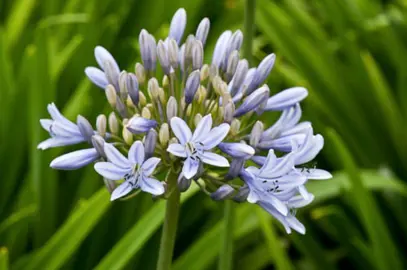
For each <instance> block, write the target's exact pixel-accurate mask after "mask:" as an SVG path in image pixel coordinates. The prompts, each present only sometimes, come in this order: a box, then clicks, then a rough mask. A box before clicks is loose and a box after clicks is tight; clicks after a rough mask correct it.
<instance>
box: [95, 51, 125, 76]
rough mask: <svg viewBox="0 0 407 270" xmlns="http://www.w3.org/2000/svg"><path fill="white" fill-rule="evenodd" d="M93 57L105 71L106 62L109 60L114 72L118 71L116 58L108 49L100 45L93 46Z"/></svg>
mask: <svg viewBox="0 0 407 270" xmlns="http://www.w3.org/2000/svg"><path fill="white" fill-rule="evenodd" d="M95 58H96V61H97V62H98V64H99V66H100V67H101V68H102V69H103V70H104V71H106V68H107V67H106V62H109V63H110V64H111V65H112V67H113V68H114V70H115V72H116V73H120V68H119V66H118V65H117V62H116V60H115V59H114V57H113V56H112V55H111V54H110V52H109V51H108V50H106V49H105V48H103V47H102V46H96V48H95Z"/></svg>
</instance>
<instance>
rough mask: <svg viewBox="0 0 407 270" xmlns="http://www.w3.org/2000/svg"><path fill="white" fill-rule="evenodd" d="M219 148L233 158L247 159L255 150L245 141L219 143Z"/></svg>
mask: <svg viewBox="0 0 407 270" xmlns="http://www.w3.org/2000/svg"><path fill="white" fill-rule="evenodd" d="M218 147H219V149H220V150H221V151H222V152H224V153H226V154H228V155H229V156H231V157H233V158H241V159H249V158H251V157H252V156H253V155H254V153H255V151H254V149H253V147H251V146H250V145H247V144H245V143H220V144H219V145H218Z"/></svg>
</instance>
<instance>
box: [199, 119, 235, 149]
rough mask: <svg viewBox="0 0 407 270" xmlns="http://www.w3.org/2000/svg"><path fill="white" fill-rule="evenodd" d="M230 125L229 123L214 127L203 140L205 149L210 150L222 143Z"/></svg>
mask: <svg viewBox="0 0 407 270" xmlns="http://www.w3.org/2000/svg"><path fill="white" fill-rule="evenodd" d="M229 129H230V126H229V124H225V123H224V124H221V125H219V126H217V127H215V128H213V129H212V130H211V131H210V132H209V133H208V134H207V136H205V139H203V140H202V143H203V145H204V146H203V149H204V150H210V149H212V148H214V147H215V146H217V145H218V144H220V143H221V142H222V140H223V139H224V138H225V137H226V136H227V135H228V133H229Z"/></svg>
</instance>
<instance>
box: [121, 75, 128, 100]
mask: <svg viewBox="0 0 407 270" xmlns="http://www.w3.org/2000/svg"><path fill="white" fill-rule="evenodd" d="M119 92H120V97H121V98H122V99H123V100H126V98H127V72H126V71H122V72H121V73H120V76H119Z"/></svg>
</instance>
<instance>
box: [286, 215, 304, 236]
mask: <svg viewBox="0 0 407 270" xmlns="http://www.w3.org/2000/svg"><path fill="white" fill-rule="evenodd" d="M286 222H287V223H288V225H289V226H290V227H291V228H292V229H294V230H296V231H297V232H299V233H300V234H305V226H304V225H303V224H302V223H301V222H299V221H298V219H297V218H296V217H294V216H292V215H289V216H287V217H286Z"/></svg>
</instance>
